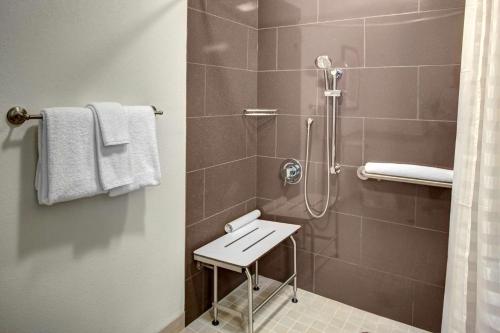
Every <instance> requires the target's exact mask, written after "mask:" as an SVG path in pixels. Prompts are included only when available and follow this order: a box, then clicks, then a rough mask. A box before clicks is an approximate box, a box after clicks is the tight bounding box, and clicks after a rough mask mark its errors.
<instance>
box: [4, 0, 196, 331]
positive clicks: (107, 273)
mask: <svg viewBox="0 0 500 333" xmlns="http://www.w3.org/2000/svg"><path fill="white" fill-rule="evenodd" d="M185 59H186V0H140V1H138V0H2V1H0V116H1V118H0V332H1V333H7V332H9V333H10V332H15V333H24V332H29V333H34V332H37V333H38V332H47V333H58V332H64V333H68V332H71V333H79V332H82V333H83V332H84V333H89V332H92V333H97V332H103V333H104V332H105V333H107V332H120V333H125V332H133V333H148V332H158V331H159V330H160V329H162V328H163V327H165V326H166V325H167V324H168V323H169V322H171V321H172V320H174V319H175V318H177V317H178V316H179V315H181V314H182V312H183V308H184V192H185V181H184V179H185V86H186V84H185V61H186V60H185ZM95 100H114V101H120V102H122V103H124V104H155V105H157V106H158V107H160V108H162V109H163V110H165V111H166V115H165V116H163V117H158V118H157V126H158V139H159V143H160V154H161V162H162V172H163V180H162V185H161V186H159V187H155V188H149V189H146V190H143V191H138V192H135V193H133V194H130V195H128V196H123V197H119V198H114V199H110V198H108V197H106V196H99V197H94V198H91V199H83V200H77V201H73V202H68V203H63V204H57V205H55V206H52V207H40V206H38V204H37V203H36V201H35V191H34V188H33V179H34V174H35V162H36V156H37V152H36V146H35V144H36V129H37V123H36V122H35V121H31V122H29V123H28V124H25V125H23V126H21V127H17V128H14V127H11V126H9V125H8V124H7V123H6V122H5V120H4V116H5V113H6V111H7V110H8V108H10V107H11V106H13V105H22V106H25V107H27V108H29V110H31V111H37V110H40V109H41V108H43V107H46V106H58V105H59V106H61V105H63V106H64V105H66V106H68V105H85V104H86V103H88V102H89V101H95Z"/></svg>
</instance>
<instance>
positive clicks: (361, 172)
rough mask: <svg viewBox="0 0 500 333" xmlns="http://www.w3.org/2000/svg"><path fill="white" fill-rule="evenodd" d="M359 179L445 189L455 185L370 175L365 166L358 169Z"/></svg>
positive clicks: (375, 174)
mask: <svg viewBox="0 0 500 333" xmlns="http://www.w3.org/2000/svg"><path fill="white" fill-rule="evenodd" d="M357 173H358V177H359V178H360V179H361V180H368V179H375V180H379V181H380V180H386V181H391V182H400V183H408V184H417V185H427V186H434V187H444V188H452V186H453V183H449V182H441V181H434V180H427V179H419V178H409V177H399V176H389V175H381V174H377V173H369V172H366V170H365V167H364V166H360V167H359V168H358V172H357Z"/></svg>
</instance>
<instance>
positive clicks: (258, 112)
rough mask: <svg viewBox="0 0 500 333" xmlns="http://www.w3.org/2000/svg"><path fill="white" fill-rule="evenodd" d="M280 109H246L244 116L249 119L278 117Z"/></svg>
mask: <svg viewBox="0 0 500 333" xmlns="http://www.w3.org/2000/svg"><path fill="white" fill-rule="evenodd" d="M277 114H278V109H245V110H243V115H244V116H247V117H264V116H276V115H277Z"/></svg>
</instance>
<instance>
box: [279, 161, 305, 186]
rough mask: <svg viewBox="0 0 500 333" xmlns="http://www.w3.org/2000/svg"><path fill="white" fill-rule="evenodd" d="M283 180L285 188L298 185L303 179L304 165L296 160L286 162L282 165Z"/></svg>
mask: <svg viewBox="0 0 500 333" xmlns="http://www.w3.org/2000/svg"><path fill="white" fill-rule="evenodd" d="M281 179H282V180H283V186H286V185H287V184H297V183H298V182H300V180H301V179H302V165H301V164H300V162H299V161H297V160H296V159H288V160H285V161H284V162H283V163H282V164H281Z"/></svg>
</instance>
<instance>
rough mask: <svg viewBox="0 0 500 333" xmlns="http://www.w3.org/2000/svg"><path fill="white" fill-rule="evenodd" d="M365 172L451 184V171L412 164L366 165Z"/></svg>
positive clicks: (371, 163)
mask: <svg viewBox="0 0 500 333" xmlns="http://www.w3.org/2000/svg"><path fill="white" fill-rule="evenodd" d="M365 172H367V173H375V174H379V175H387V176H396V177H407V178H416V179H423V180H431V181H439V182H447V183H452V182H453V170H448V169H441V168H434V167H428V166H422V165H413V164H398V163H373V162H370V163H366V165H365Z"/></svg>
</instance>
